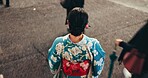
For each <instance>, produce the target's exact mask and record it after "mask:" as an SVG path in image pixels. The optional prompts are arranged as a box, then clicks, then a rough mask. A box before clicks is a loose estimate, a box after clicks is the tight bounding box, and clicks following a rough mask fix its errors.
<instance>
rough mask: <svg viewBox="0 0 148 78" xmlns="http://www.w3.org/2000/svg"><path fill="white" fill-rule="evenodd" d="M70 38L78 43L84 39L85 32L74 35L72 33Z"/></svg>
mask: <svg viewBox="0 0 148 78" xmlns="http://www.w3.org/2000/svg"><path fill="white" fill-rule="evenodd" d="M69 38H70V40H71V41H72V42H73V43H78V42H80V41H81V40H82V39H83V34H81V35H79V36H74V35H72V34H70V35H69Z"/></svg>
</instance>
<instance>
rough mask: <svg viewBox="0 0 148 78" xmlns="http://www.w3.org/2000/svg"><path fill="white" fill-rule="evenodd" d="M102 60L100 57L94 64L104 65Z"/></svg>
mask: <svg viewBox="0 0 148 78" xmlns="http://www.w3.org/2000/svg"><path fill="white" fill-rule="evenodd" d="M102 62H103V58H100V60H99V61H96V60H94V66H96V65H98V66H102Z"/></svg>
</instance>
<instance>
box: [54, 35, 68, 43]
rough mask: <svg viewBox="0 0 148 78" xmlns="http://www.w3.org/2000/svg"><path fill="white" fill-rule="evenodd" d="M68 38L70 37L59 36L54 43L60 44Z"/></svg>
mask: <svg viewBox="0 0 148 78" xmlns="http://www.w3.org/2000/svg"><path fill="white" fill-rule="evenodd" d="M67 37H68V35H65V36H59V37H57V38H56V39H55V40H54V42H56V43H58V42H64V40H66V39H67Z"/></svg>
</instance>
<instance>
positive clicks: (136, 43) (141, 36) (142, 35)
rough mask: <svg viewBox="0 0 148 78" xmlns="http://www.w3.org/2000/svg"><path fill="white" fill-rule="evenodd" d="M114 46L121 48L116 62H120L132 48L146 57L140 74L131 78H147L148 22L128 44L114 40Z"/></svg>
mask: <svg viewBox="0 0 148 78" xmlns="http://www.w3.org/2000/svg"><path fill="white" fill-rule="evenodd" d="M115 44H116V45H119V46H120V47H122V48H123V50H122V52H121V55H120V57H119V59H118V61H122V59H123V56H124V54H125V53H126V52H127V51H130V50H131V49H133V48H135V49H137V50H138V51H139V52H141V53H144V54H145V55H146V57H145V62H144V66H143V69H142V73H141V74H140V75H136V74H133V75H132V78H148V60H147V59H148V46H147V44H148V22H147V23H146V24H145V25H144V26H143V27H142V28H141V29H140V30H139V31H138V32H137V33H136V34H135V36H134V37H133V38H132V39H131V40H130V41H129V42H128V43H125V42H124V41H123V40H121V39H116V41H115Z"/></svg>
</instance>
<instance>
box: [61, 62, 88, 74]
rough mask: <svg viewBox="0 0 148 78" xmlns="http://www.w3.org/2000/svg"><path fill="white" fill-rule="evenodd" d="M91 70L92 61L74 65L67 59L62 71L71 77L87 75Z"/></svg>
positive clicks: (63, 63)
mask: <svg viewBox="0 0 148 78" xmlns="http://www.w3.org/2000/svg"><path fill="white" fill-rule="evenodd" d="M89 68H90V60H84V61H83V62H78V63H73V62H70V61H68V60H66V59H62V69H63V72H64V73H65V74H66V75H69V76H83V75H87V74H88V72H89Z"/></svg>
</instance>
